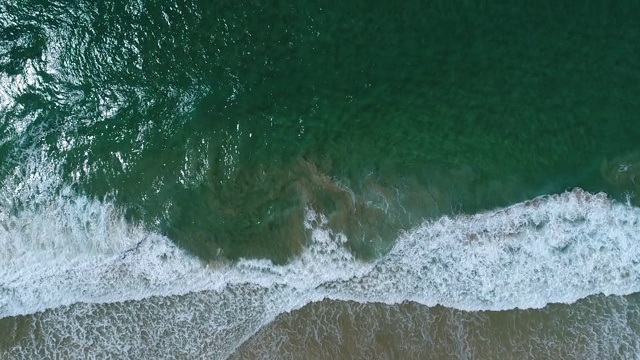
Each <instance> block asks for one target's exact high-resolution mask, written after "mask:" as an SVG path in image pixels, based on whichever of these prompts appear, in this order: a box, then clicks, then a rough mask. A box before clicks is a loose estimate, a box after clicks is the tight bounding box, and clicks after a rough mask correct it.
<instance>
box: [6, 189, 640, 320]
mask: <svg viewBox="0 0 640 360" xmlns="http://www.w3.org/2000/svg"><path fill="white" fill-rule="evenodd" d="M62 193H63V195H59V196H57V197H56V198H55V199H53V200H52V201H50V202H47V203H42V202H40V204H39V205H38V206H37V209H25V210H22V211H21V212H19V213H18V214H17V215H14V216H9V215H8V211H4V212H3V215H2V219H1V223H2V227H0V246H1V247H2V249H3V251H2V253H0V260H1V263H0V280H1V281H0V288H1V289H2V293H3V296H2V298H1V300H0V301H1V302H0V316H2V317H5V316H11V315H18V314H29V313H33V312H37V311H42V310H44V309H49V308H55V307H59V306H62V305H69V304H73V303H77V302H87V303H103V302H118V301H125V300H135V299H142V298H146V297H149V296H168V295H176V294H185V293H190V292H195V291H203V290H216V291H223V290H224V289H225V287H226V286H229V285H231V284H243V283H248V284H255V285H259V286H262V287H265V288H269V287H274V286H276V285H281V286H283V287H286V288H291V289H296V292H299V293H301V294H304V296H303V298H301V299H300V301H299V303H300V304H302V305H303V304H305V303H307V302H309V301H312V300H314V299H320V298H324V297H329V298H334V299H341V300H357V301H376V302H386V303H396V302H402V301H405V300H411V301H416V302H419V303H422V304H426V305H435V304H442V305H445V306H449V307H454V308H458V309H465V310H488V309H491V310H501V309H511V308H516V307H517V308H539V307H542V306H545V305H546V304H548V303H558V302H562V303H570V302H573V301H576V300H577V299H580V298H583V297H586V296H588V295H591V294H597V293H604V294H618V295H622V294H629V293H633V292H637V291H638V290H640V282H639V281H638V278H639V276H640V235H639V234H638V231H637V229H638V224H639V223H640V222H639V221H640V210H639V209H637V208H634V207H630V206H628V205H623V204H619V203H614V202H612V201H610V200H609V199H607V197H606V196H605V195H604V194H597V195H592V194H589V193H586V192H583V191H581V190H575V191H573V192H566V193H563V194H561V195H554V196H546V197H541V198H537V199H535V200H533V201H529V202H526V203H522V204H516V205H514V206H511V207H509V208H506V209H503V210H499V211H494V212H488V213H484V214H477V215H473V216H464V215H461V216H457V217H443V218H441V219H439V220H437V221H433V222H425V223H424V224H423V225H422V226H419V227H417V228H416V229H413V230H410V231H407V232H405V233H404V234H402V235H401V236H400V237H399V238H398V240H397V242H396V244H395V246H394V247H393V249H392V250H391V252H390V253H389V254H387V255H386V256H384V257H383V258H381V259H379V260H378V261H376V262H374V263H362V262H359V261H358V260H356V259H355V258H354V257H353V256H352V255H351V254H350V253H349V252H348V251H346V250H345V249H344V247H343V246H342V243H343V242H344V241H346V239H345V238H344V236H343V235H341V234H333V233H332V232H331V231H330V230H329V229H327V228H326V224H325V222H324V221H323V217H322V216H321V215H317V214H315V213H314V212H313V211H312V210H309V211H308V218H307V227H308V228H309V229H311V230H312V231H313V243H312V244H311V246H310V247H309V248H308V249H307V250H306V251H304V252H303V254H302V255H301V256H300V257H299V258H298V259H296V260H294V261H293V262H291V263H290V264H287V265H284V266H275V265H273V264H272V263H271V262H270V261H267V260H242V261H240V262H238V263H237V264H224V265H219V266H211V267H210V266H208V265H207V264H204V263H202V262H201V261H199V260H198V259H195V258H193V257H192V256H189V255H188V254H186V253H185V252H183V251H182V250H181V249H179V248H177V247H176V246H174V245H173V244H172V243H171V242H170V241H169V239H167V238H166V237H164V236H162V235H159V234H154V233H149V232H146V231H144V230H143V229H142V228H140V227H136V226H132V225H129V224H127V223H126V222H125V221H124V220H123V219H122V217H121V216H120V215H119V214H118V213H117V211H115V209H114V207H113V206H112V205H110V204H105V203H101V202H98V201H95V200H88V199H86V198H84V197H78V196H71V195H70V192H68V191H63V192H62ZM64 194H66V195H64ZM287 310H289V309H283V310H282V311H287Z"/></svg>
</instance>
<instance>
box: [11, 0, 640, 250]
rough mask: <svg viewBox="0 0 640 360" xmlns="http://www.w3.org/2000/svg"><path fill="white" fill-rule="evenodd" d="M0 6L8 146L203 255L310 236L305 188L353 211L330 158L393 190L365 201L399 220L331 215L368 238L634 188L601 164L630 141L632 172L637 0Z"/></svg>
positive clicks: (638, 65) (357, 245)
mask: <svg viewBox="0 0 640 360" xmlns="http://www.w3.org/2000/svg"><path fill="white" fill-rule="evenodd" d="M1 13H2V17H1V20H2V27H3V31H2V43H1V44H2V46H1V50H0V51H1V52H0V54H1V58H0V66H2V73H3V84H4V85H3V88H2V91H3V102H2V104H3V106H2V118H3V122H2V129H1V130H2V134H3V145H2V148H3V149H4V156H3V158H4V159H3V163H11V162H13V161H20V160H19V159H20V158H22V157H24V152H25V151H26V150H27V149H28V150H31V151H40V149H45V150H44V151H46V152H47V153H48V154H49V156H50V158H51V159H52V161H55V162H57V163H59V164H61V167H62V171H61V175H62V176H63V178H64V179H65V181H66V182H68V183H74V184H75V185H74V186H75V187H77V188H78V191H80V192H81V193H84V194H87V195H89V196H92V197H97V198H100V199H102V198H104V197H107V198H113V199H115V201H116V203H117V204H119V205H120V206H122V208H123V209H125V211H126V212H127V214H128V216H129V217H130V218H131V219H133V220H136V221H143V222H144V223H145V224H147V226H152V227H156V228H157V229H159V231H161V232H163V233H166V234H168V235H169V236H170V237H171V238H173V239H174V240H175V241H176V242H178V243H180V244H181V245H182V246H184V247H185V248H187V249H190V250H192V251H193V252H194V253H195V254H197V255H199V256H203V257H211V256H213V255H214V254H216V253H217V251H218V250H219V249H221V250H222V254H224V255H227V256H228V257H231V258H237V257H239V256H250V257H264V256H267V257H270V258H273V259H274V260H277V261H283V260H285V259H286V258H287V257H289V256H290V255H291V254H292V253H295V252H297V251H298V250H296V249H299V245H300V244H303V243H304V239H303V238H304V236H301V235H300V234H299V233H300V231H294V233H296V234H292V233H291V230H290V229H289V228H290V227H291V226H292V225H291V223H292V222H293V221H294V220H292V218H294V217H296V216H298V215H299V214H300V213H301V211H302V210H301V209H302V208H303V207H304V202H305V200H304V198H305V196H306V197H307V198H309V197H310V196H312V197H313V198H314V199H316V198H317V199H316V200H315V201H316V202H317V204H316V206H317V207H319V208H321V210H324V211H325V212H327V213H329V214H331V213H333V212H335V213H338V212H340V211H342V212H345V211H350V210H352V211H351V212H356V211H355V210H354V208H357V207H358V206H359V205H358V204H344V202H345V201H347V200H344V199H342V198H341V195H340V194H333V193H332V191H333V190H332V189H329V188H328V187H329V186H330V185H326V184H325V185H323V184H318V181H317V180H314V179H313V177H314V176H317V175H319V174H322V176H327V177H328V178H329V179H330V180H331V181H333V182H336V181H337V182H339V183H341V184H343V185H344V186H345V187H348V188H350V189H351V190H352V191H353V192H354V195H355V198H356V200H355V202H356V203H358V202H360V203H365V204H366V203H367V202H370V203H371V202H376V201H378V202H381V203H382V202H384V200H382V196H381V195H380V194H377V193H374V194H373V195H371V194H370V193H371V191H372V190H371V187H372V186H373V185H372V184H374V183H375V185H376V186H379V187H382V188H383V190H380V192H384V191H387V192H389V193H392V192H396V195H397V196H396V199H395V201H396V202H398V203H399V204H396V207H395V209H394V210H392V211H390V214H379V211H376V210H375V209H369V210H368V211H367V209H364V210H362V211H361V213H360V214H356V215H355V216H356V217H358V216H360V217H367V216H369V217H370V216H377V217H378V218H379V221H382V222H383V223H384V225H380V226H379V227H377V228H375V229H374V230H371V229H367V228H366V225H365V226H364V227H363V228H359V227H358V226H349V225H348V224H347V225H340V226H338V225H337V227H338V228H340V230H342V231H345V232H347V233H349V234H350V235H352V236H351V240H350V244H351V245H352V247H353V248H354V249H355V250H361V251H360V252H359V253H360V254H362V255H365V256H366V254H373V253H372V252H371V251H374V250H372V249H376V246H375V245H371V244H366V243H367V242H369V243H372V242H373V243H376V244H378V245H377V246H378V247H377V248H378V249H384V248H385V247H384V246H380V244H381V243H380V242H379V241H377V242H376V241H374V240H372V239H373V238H376V234H382V235H383V236H380V238H381V240H383V243H384V242H385V241H386V242H388V241H390V240H392V239H393V238H394V236H395V232H396V231H397V230H399V229H401V228H407V227H409V226H411V225H415V224H417V223H419V220H421V219H423V218H424V217H433V216H437V215H440V214H443V213H451V212H475V211H478V210H482V209H491V208H494V207H496V206H503V205H507V204H509V203H512V202H516V201H522V200H525V199H527V198H530V197H532V196H536V195H540V194H543V193H553V192H558V191H563V190H565V189H566V188H572V187H574V186H581V187H583V188H585V189H587V190H590V191H601V190H608V191H610V192H611V193H612V195H614V196H620V193H621V192H624V191H635V190H636V187H635V186H634V184H631V183H627V182H625V181H623V182H622V183H619V184H611V183H607V182H606V181H604V179H603V176H602V169H601V168H602V167H603V166H605V167H606V165H603V164H604V162H605V161H609V162H611V163H612V164H613V165H610V166H609V168H606V169H605V170H604V172H605V173H606V174H607V175H608V176H609V177H612V176H616V175H617V174H612V173H615V172H616V171H617V169H618V165H619V164H618V163H619V162H623V161H621V160H620V157H625V156H626V157H629V158H630V159H629V160H628V161H627V162H629V163H633V164H635V165H633V166H632V168H631V171H635V172H638V171H639V170H637V169H636V168H637V167H638V166H639V165H638V164H637V163H638V161H640V158H639V156H638V154H637V152H638V150H640V147H639V145H638V141H637V139H638V138H639V135H640V127H639V126H637V124H638V121H639V119H638V116H639V114H640V102H639V101H637V94H638V93H640V81H639V80H640V72H639V71H638V69H640V48H639V47H638V46H637V44H638V43H640V26H639V25H638V23H637V19H638V15H640V12H639V10H638V6H637V5H634V4H621V3H620V4H608V2H604V1H602V2H589V3H588V4H585V3H581V2H576V3H575V4H554V3H552V2H544V3H542V2H541V3H539V4H535V5H534V4H530V3H529V2H523V3H521V4H516V3H509V4H505V5H501V6H498V5H490V4H480V3H477V4H473V5H471V4H469V3H460V2H452V3H448V2H447V3H440V2H424V3H419V2H409V3H405V4H402V5H389V4H376V3H370V2H348V3H334V4H317V3H311V2H296V3H289V2H276V3H272V2H251V3H237V2H176V3H163V2H147V3H135V2H131V3H127V2H112V3H109V4H94V3H92V2H75V3H73V4H68V3H56V2H46V3H41V2H37V1H36V2H32V1H19V2H13V1H9V2H4V3H3V5H2V9H1ZM310 167H311V168H312V170H309V168H310ZM312 172H313V173H312ZM623 175H626V174H623ZM300 188H305V189H300ZM307 188H310V189H307ZM430 190H431V192H429V191H430ZM336 191H337V190H336ZM301 192H313V193H314V194H313V195H308V194H307V195H302V194H301ZM374 192H375V191H374ZM426 193H429V196H427V195H425V194H426ZM434 193H436V194H434ZM387 197H388V196H387ZM434 198H435V200H433V202H437V203H438V206H433V204H428V205H425V203H427V202H428V199H434ZM307 200H308V199H307ZM386 201H387V202H393V201H394V199H386ZM399 205H402V206H405V207H408V208H409V210H408V212H409V214H410V215H411V216H405V215H404V214H403V215H397V213H399V212H400V211H399V210H398V209H399V207H398V206H399ZM361 206H362V207H367V206H366V205H361ZM368 208H371V206H368ZM349 209H350V210H349ZM367 212H368V213H369V214H365V213H367ZM394 212H395V213H396V214H394ZM336 216H341V215H336ZM349 216H350V217H353V214H350V215H349ZM298 222H299V221H298ZM336 222H339V221H336ZM343 222H344V221H343ZM293 238H296V240H292V239H293ZM382 238H384V239H382ZM296 244H298V245H296ZM367 249H368V250H367ZM374 253H375V251H374Z"/></svg>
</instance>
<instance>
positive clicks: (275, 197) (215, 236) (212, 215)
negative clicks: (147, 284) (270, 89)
mask: <svg viewBox="0 0 640 360" xmlns="http://www.w3.org/2000/svg"><path fill="white" fill-rule="evenodd" d="M334 173H335V169H334V168H333V167H332V164H331V161H328V160H326V159H307V158H303V157H298V158H296V159H295V160H292V161H291V162H289V163H287V164H282V163H277V164H271V165H268V166H267V165H264V164H260V165H256V166H255V167H252V168H243V169H238V170H236V171H235V172H233V173H232V174H230V175H229V176H228V177H226V176H225V177H222V178H221V176H220V174H213V173H210V174H209V180H208V182H207V184H206V185H203V186H201V187H200V188H199V189H198V190H197V191H195V193H194V194H193V201H191V202H184V201H183V202H182V203H189V204H190V205H189V207H188V208H187V207H184V208H181V209H178V211H177V212H176V213H174V214H172V216H171V218H172V225H171V227H170V228H169V229H168V231H167V233H168V235H169V237H170V238H172V239H173V240H175V241H176V242H177V243H178V244H180V245H181V246H182V247H184V248H185V249H187V250H189V251H191V252H192V253H194V254H195V255H197V256H199V257H201V258H204V259H207V260H213V259H230V260H236V259H238V258H241V257H245V258H268V259H271V260H273V261H274V262H276V263H285V262H287V261H288V260H290V259H291V258H292V257H294V256H296V255H297V254H299V253H300V252H301V251H302V249H303V248H304V247H305V246H306V245H307V244H308V242H309V240H310V232H309V231H308V229H305V227H304V219H305V212H306V209H307V208H308V209H312V210H313V211H315V212H317V213H319V214H322V215H323V216H325V217H326V220H327V224H326V226H327V227H328V228H329V229H331V230H332V231H333V232H334V233H335V234H338V233H342V234H344V235H346V238H347V239H348V240H347V243H346V247H347V248H348V249H349V250H351V251H352V252H353V253H354V255H356V256H357V257H359V258H361V259H365V260H366V259H371V258H375V257H377V256H380V255H382V254H384V253H385V252H386V251H388V250H389V249H390V248H391V246H392V245H393V241H394V240H395V239H396V238H397V235H398V232H399V231H400V230H403V229H408V228H410V227H413V226H416V225H419V224H420V223H422V221H424V220H425V219H428V218H435V217H438V216H441V215H443V214H452V213H457V212H460V211H461V208H460V206H462V205H463V204H464V205H470V206H469V207H468V208H469V209H470V210H474V209H475V208H474V204H482V203H484V202H485V201H486V199H487V198H489V197H491V196H492V194H493V193H495V192H498V193H499V188H501V186H499V184H498V183H497V182H496V181H493V182H492V184H493V185H491V186H487V185H486V184H484V182H483V181H484V180H483V179H482V178H481V177H479V176H478V174H477V172H476V171H475V170H474V169H472V168H471V167H469V166H463V167H452V166H451V165H450V164H426V165H425V166H424V169H423V171H422V175H403V174H402V173H401V171H394V170H393V169H391V170H389V169H386V171H371V172H370V173H368V174H363V176H362V177H361V178H359V177H358V176H354V175H353V174H352V175H351V176H350V177H344V176H342V177H340V176H338V175H334ZM505 184H507V185H509V184H511V182H506V183H505ZM503 185H504V184H503ZM507 188H511V189H515V188H516V186H514V185H513V184H511V185H510V186H507ZM203 214H205V216H203ZM193 219H199V221H198V222H197V223H195V222H194V220H193ZM203 219H204V220H203ZM472 237H473V236H472Z"/></svg>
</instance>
